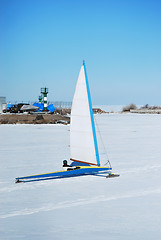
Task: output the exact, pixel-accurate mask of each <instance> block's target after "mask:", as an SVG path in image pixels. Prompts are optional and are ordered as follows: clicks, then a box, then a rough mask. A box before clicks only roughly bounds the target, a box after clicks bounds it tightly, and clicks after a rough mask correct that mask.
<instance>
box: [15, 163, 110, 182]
mask: <svg viewBox="0 0 161 240" xmlns="http://www.w3.org/2000/svg"><path fill="white" fill-rule="evenodd" d="M111 170H112V168H107V167H79V169H74V170H68V171H60V172H51V173H44V174H38V175H32V176H26V177H18V178H16V183H20V182H34V181H43V180H50V179H59V178H69V177H78V176H84V175H98V174H105V173H107V174H110V173H111Z"/></svg>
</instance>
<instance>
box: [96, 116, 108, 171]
mask: <svg viewBox="0 0 161 240" xmlns="http://www.w3.org/2000/svg"><path fill="white" fill-rule="evenodd" d="M94 121H95V125H96V128H97V132H98V133H99V137H100V140H101V143H102V146H103V151H104V155H106V157H107V162H106V163H105V164H104V166H106V165H109V167H110V168H111V163H110V160H109V157H108V154H107V151H106V148H105V145H104V142H103V139H102V136H101V131H100V129H99V127H98V123H97V121H96V118H94Z"/></svg>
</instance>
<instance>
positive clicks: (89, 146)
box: [16, 62, 119, 183]
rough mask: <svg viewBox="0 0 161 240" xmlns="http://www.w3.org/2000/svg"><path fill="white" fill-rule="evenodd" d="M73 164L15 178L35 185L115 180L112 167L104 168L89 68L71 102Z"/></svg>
mask: <svg viewBox="0 0 161 240" xmlns="http://www.w3.org/2000/svg"><path fill="white" fill-rule="evenodd" d="M70 161H71V164H69V165H68V163H67V160H64V161H63V168H64V169H63V171H58V172H51V173H45V174H38V175H32V176H26V177H18V178H16V183H20V182H32V181H41V180H49V179H58V178H69V177H78V176H84V175H95V176H102V174H105V176H106V177H116V176H119V175H116V174H113V173H112V167H111V164H110V163H109V165H108V166H101V164H100V157H99V150H98V144H97V136H96V130H95V123H94V117H93V110H92V102H91V96H90V90H89V84H88V78H87V72H86V66H85V63H84V62H83V65H82V67H81V69H80V73H79V77H78V81H77V85H76V90H75V94H74V98H73V103H72V110H71V123H70Z"/></svg>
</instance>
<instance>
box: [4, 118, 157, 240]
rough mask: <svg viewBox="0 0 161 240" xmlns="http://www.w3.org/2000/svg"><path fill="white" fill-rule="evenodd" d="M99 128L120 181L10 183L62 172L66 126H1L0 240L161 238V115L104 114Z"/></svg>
mask: <svg viewBox="0 0 161 240" xmlns="http://www.w3.org/2000/svg"><path fill="white" fill-rule="evenodd" d="M96 122H97V125H98V126H99V131H100V132H101V136H102V139H103V142H104V145H105V148H106V150H107V153H108V156H109V158H110V161H111V164H112V167H113V172H115V173H119V174H120V177H119V178H113V179H106V178H104V177H96V176H84V177H76V178H69V179H58V180H50V181H44V182H43V181H42V182H32V183H25V184H23V183H22V184H15V183H14V179H15V177H20V176H25V175H30V174H38V173H45V172H52V171H57V170H61V165H62V160H63V159H69V157H70V152H69V126H64V125H1V126H0V239H2V240H18V239H21V240H28V239H30V240H44V239H47V240H50V239H54V240H63V239H70V240H77V239H79V240H81V239H88V240H99V239H101V240H105V239H106V240H107V239H110V240H136V239H139V240H144V239H146V240H151V239H161V115H139V114H136V115H135V114H104V115H97V116H96ZM102 156H103V155H102Z"/></svg>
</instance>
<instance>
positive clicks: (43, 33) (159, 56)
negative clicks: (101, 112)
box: [0, 0, 161, 105]
mask: <svg viewBox="0 0 161 240" xmlns="http://www.w3.org/2000/svg"><path fill="white" fill-rule="evenodd" d="M83 59H85V62H86V67H87V73H88V79H89V85H90V89H91V95H92V101H93V103H94V104H129V103H131V102H134V103H136V104H146V103H148V104H150V105H154V104H156V105H161V1H160V0H151V1H148V0H147V1H143V0H106V1H102V0H99V1H88V0H86V1H84V0H81V1H74V0H68V1H65V0H57V1H55V0H23V1H22V0H0V96H6V97H7V101H32V100H37V99H38V96H39V93H40V88H41V87H45V86H46V87H48V88H49V94H48V99H49V100H51V101H57V100H63V101H71V100H72V97H73V94H74V89H75V82H76V81H77V77H78V73H79V70H80V67H81V64H82V62H83Z"/></svg>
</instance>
